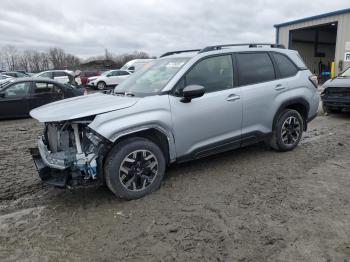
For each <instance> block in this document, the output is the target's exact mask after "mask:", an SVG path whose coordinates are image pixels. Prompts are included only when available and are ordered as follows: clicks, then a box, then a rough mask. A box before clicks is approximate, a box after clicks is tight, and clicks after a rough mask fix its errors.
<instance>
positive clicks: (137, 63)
mask: <svg viewBox="0 0 350 262" xmlns="http://www.w3.org/2000/svg"><path fill="white" fill-rule="evenodd" d="M153 60H154V59H134V60H131V61H129V62H127V63H126V64H125V65H123V66H122V68H120V69H121V70H127V71H130V72H131V73H134V72H135V71H137V70H139V69H140V68H142V67H143V66H144V65H146V64H148V63H149V62H152V61H153Z"/></svg>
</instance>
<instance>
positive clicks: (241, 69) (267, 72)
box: [236, 52, 276, 85]
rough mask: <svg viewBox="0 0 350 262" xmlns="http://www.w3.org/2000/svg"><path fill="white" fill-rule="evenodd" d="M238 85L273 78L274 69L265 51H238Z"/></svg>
mask: <svg viewBox="0 0 350 262" xmlns="http://www.w3.org/2000/svg"><path fill="white" fill-rule="evenodd" d="M236 58H237V62H238V82H239V85H250V84H257V83H261V82H266V81H271V80H274V79H275V78H276V77H275V70H274V67H273V64H272V61H271V59H270V56H269V55H268V54H267V53H263V52H261V53H238V54H236Z"/></svg>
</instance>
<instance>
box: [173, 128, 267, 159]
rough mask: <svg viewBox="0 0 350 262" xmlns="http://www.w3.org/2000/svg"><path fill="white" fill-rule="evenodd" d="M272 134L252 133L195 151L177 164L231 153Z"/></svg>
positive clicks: (183, 157)
mask: <svg viewBox="0 0 350 262" xmlns="http://www.w3.org/2000/svg"><path fill="white" fill-rule="evenodd" d="M271 135H272V133H267V134H265V133H262V132H260V131H254V132H250V133H247V134H244V135H241V136H237V137H233V138H230V139H226V140H223V141H220V142H216V143H213V144H210V145H207V146H204V147H201V148H198V149H196V150H194V151H193V152H191V153H189V154H187V155H185V156H181V157H179V158H177V159H176V162H177V163H183V162H187V161H191V160H195V159H200V158H204V157H207V156H210V155H214V154H219V153H223V152H226V151H231V150H234V149H238V148H241V147H245V146H249V145H253V144H256V143H258V142H261V141H264V140H265V139H267V138H269V137H270V136H271Z"/></svg>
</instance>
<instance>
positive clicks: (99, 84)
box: [96, 81, 107, 90]
mask: <svg viewBox="0 0 350 262" xmlns="http://www.w3.org/2000/svg"><path fill="white" fill-rule="evenodd" d="M106 86H107V85H106V83H105V82H103V81H100V82H98V83H97V85H96V88H97V89H98V90H104V89H105V88H106Z"/></svg>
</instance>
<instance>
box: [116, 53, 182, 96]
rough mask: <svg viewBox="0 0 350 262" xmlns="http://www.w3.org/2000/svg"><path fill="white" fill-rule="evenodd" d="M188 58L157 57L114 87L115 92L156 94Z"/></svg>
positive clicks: (142, 94)
mask: <svg viewBox="0 0 350 262" xmlns="http://www.w3.org/2000/svg"><path fill="white" fill-rule="evenodd" d="M188 60H189V58H184V57H181V58H167V59H158V60H155V61H153V62H151V63H149V64H147V65H145V66H144V67H143V68H142V69H140V70H139V71H138V72H136V73H134V74H133V75H131V76H130V77H128V78H127V79H126V80H125V81H124V82H122V83H121V84H120V85H118V86H117V87H116V88H115V89H114V93H115V94H127V95H135V96H149V95H156V94H158V93H159V92H160V91H161V90H162V89H163V88H164V87H165V85H166V84H167V83H168V82H169V81H170V79H171V78H172V77H173V76H174V75H175V74H176V73H177V72H178V71H179V70H180V69H181V67H182V66H183V65H184V64H185V63H186V62H187V61H188Z"/></svg>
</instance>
